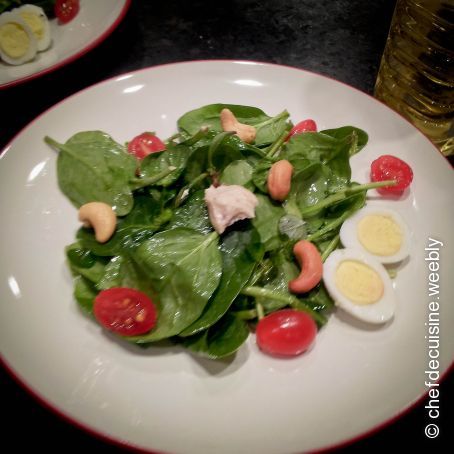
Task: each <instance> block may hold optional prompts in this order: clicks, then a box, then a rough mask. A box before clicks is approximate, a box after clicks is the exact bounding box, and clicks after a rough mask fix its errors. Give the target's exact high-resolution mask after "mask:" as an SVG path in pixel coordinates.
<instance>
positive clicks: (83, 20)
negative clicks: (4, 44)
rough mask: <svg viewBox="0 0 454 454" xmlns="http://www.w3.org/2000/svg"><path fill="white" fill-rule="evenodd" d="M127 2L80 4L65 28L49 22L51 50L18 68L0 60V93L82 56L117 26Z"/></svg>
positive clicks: (103, 0) (89, 0) (83, 0)
mask: <svg viewBox="0 0 454 454" xmlns="http://www.w3.org/2000/svg"><path fill="white" fill-rule="evenodd" d="M130 3H131V0H96V1H93V0H81V1H80V11H79V13H78V14H77V16H76V17H75V18H74V19H73V20H72V21H71V22H69V23H67V24H59V23H58V20H57V19H51V20H50V29H51V35H52V45H51V47H50V48H49V49H48V50H46V51H44V52H39V53H38V54H37V55H36V58H35V59H34V60H33V61H31V62H28V63H25V64H23V65H19V66H11V65H7V64H6V63H4V62H2V61H1V60H0V89H1V88H6V87H9V86H13V85H17V84H19V83H22V82H25V81H28V80H31V79H34V78H36V77H39V76H42V75H43V74H46V73H48V72H51V71H54V70H55V69H57V68H60V67H61V66H64V65H66V64H68V63H70V62H72V61H73V60H76V59H77V58H79V57H81V56H82V55H84V54H86V53H87V52H88V51H89V50H91V49H93V48H94V47H95V46H97V45H98V44H100V43H101V42H102V41H103V40H104V39H106V38H107V37H108V36H109V35H110V34H111V33H112V31H113V30H114V29H115V28H116V27H117V26H118V24H119V23H120V22H121V20H122V19H123V17H124V15H125V14H126V11H127V10H128V7H129V4H130Z"/></svg>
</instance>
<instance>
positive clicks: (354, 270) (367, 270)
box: [335, 260, 384, 305]
mask: <svg viewBox="0 0 454 454" xmlns="http://www.w3.org/2000/svg"><path fill="white" fill-rule="evenodd" d="M335 283H336V286H337V288H338V289H339V290H340V292H341V293H342V294H343V295H344V296H345V297H346V298H348V299H349V300H350V301H351V302H352V303H354V304H358V305H366V304H373V303H376V302H377V301H378V300H380V298H381V297H382V296H383V291H384V285H383V281H382V280H381V278H380V276H379V274H378V273H377V272H376V271H375V270H374V269H372V268H371V267H370V266H368V265H366V264H364V263H362V262H358V261H356V260H344V261H343V262H341V263H340V264H339V266H338V267H337V270H336V276H335Z"/></svg>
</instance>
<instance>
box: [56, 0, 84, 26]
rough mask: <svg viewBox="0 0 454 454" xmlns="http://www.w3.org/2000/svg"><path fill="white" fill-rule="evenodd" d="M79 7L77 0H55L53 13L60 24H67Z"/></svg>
mask: <svg viewBox="0 0 454 454" xmlns="http://www.w3.org/2000/svg"><path fill="white" fill-rule="evenodd" d="M79 9H80V4H79V0H56V2H55V6H54V13H55V15H56V16H57V17H58V20H59V21H60V22H61V23H62V24H67V23H68V22H70V21H72V20H73V19H74V18H75V17H76V16H77V13H78V12H79Z"/></svg>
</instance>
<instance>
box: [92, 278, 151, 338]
mask: <svg viewBox="0 0 454 454" xmlns="http://www.w3.org/2000/svg"><path fill="white" fill-rule="evenodd" d="M93 312H94V315H95V317H96V320H98V322H99V323H100V324H101V325H102V326H104V328H107V329H108V330H110V331H113V332H115V333H118V334H121V335H122V336H136V335H138V334H144V333H147V332H148V331H150V330H151V328H153V326H154V325H155V324H156V308H155V305H154V304H153V303H152V302H151V300H150V298H148V296H147V295H145V294H144V293H142V292H139V291H138V290H134V289H132V288H125V287H114V288H109V289H107V290H103V291H102V292H100V293H98V295H97V296H96V298H95V304H94V306H93Z"/></svg>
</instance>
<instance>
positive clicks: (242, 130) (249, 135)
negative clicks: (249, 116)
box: [221, 109, 257, 143]
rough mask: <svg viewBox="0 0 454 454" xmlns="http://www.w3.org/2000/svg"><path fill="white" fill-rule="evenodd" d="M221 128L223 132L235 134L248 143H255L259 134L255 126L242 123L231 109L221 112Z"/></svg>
mask: <svg viewBox="0 0 454 454" xmlns="http://www.w3.org/2000/svg"><path fill="white" fill-rule="evenodd" d="M221 126H222V129H223V131H233V132H235V133H236V135H237V136H238V137H239V138H240V139H241V140H242V141H243V142H246V143H251V142H253V141H254V139H255V136H256V134H257V131H256V129H255V128H254V126H250V125H245V124H243V123H240V122H239V121H238V120H237V119H236V117H235V115H233V113H232V111H231V110H229V109H222V110H221Z"/></svg>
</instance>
